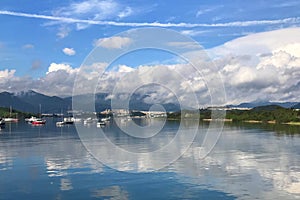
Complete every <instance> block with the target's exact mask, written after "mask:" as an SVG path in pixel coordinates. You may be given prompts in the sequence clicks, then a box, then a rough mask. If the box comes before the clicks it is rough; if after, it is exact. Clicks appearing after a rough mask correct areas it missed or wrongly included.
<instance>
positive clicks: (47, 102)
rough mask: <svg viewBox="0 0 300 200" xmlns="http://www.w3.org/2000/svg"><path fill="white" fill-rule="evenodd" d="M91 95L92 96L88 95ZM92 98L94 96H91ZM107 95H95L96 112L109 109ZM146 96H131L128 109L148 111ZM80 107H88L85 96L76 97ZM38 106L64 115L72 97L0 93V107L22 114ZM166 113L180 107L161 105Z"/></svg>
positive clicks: (31, 91) (70, 107)
mask: <svg viewBox="0 0 300 200" xmlns="http://www.w3.org/2000/svg"><path fill="white" fill-rule="evenodd" d="M90 95H93V94H90ZM93 96H94V95H93ZM107 97H108V94H106V93H98V94H96V95H95V108H96V111H97V112H99V111H103V110H105V109H110V108H111V100H110V99H108V98H107ZM146 97H147V96H140V95H136V94H134V95H132V97H131V100H130V102H129V108H130V109H133V110H149V108H150V107H151V106H152V104H147V103H145V102H144V99H145V98H146ZM77 98H79V99H80V103H81V104H82V105H88V104H90V102H87V98H86V95H78V96H77ZM40 105H41V111H42V113H61V112H63V113H65V112H66V111H67V110H71V109H72V97H66V98H61V97H57V96H47V95H44V94H41V93H38V92H35V91H33V90H29V91H26V92H18V93H9V92H2V93H0V107H10V106H12V108H13V109H16V110H20V111H23V112H31V113H39V112H40ZM163 106H164V108H165V109H166V110H167V111H178V110H180V107H179V106H178V105H177V104H172V103H168V104H163Z"/></svg>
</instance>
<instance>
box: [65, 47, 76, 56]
mask: <svg viewBox="0 0 300 200" xmlns="http://www.w3.org/2000/svg"><path fill="white" fill-rule="evenodd" d="M62 51H63V52H64V54H66V55H68V56H74V55H75V54H76V51H75V50H74V49H73V48H67V47H66V48H64V49H63V50H62Z"/></svg>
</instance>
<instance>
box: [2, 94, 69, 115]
mask: <svg viewBox="0 0 300 200" xmlns="http://www.w3.org/2000/svg"><path fill="white" fill-rule="evenodd" d="M40 105H41V106H40ZM10 106H12V108H13V109H16V110H20V111H23V112H31V113H39V112H40V107H41V111H42V112H43V113H60V112H61V111H66V110H68V109H71V101H68V100H65V99H63V98H60V97H56V96H47V95H44V94H40V93H37V92H35V91H32V90H29V91H26V92H18V93H9V92H1V93H0V107H10Z"/></svg>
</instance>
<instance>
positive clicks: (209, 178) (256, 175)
mask: <svg viewBox="0 0 300 200" xmlns="http://www.w3.org/2000/svg"><path fill="white" fill-rule="evenodd" d="M48 122H49V123H48ZM142 123H143V124H144V125H145V124H146V122H142ZM147 123H149V122H147ZM146 125H147V124H146ZM182 125H183V126H184V127H185V130H186V135H187V134H188V133H189V130H192V129H193V128H194V127H197V124H194V123H193V121H185V122H184V123H183V124H182ZM90 127H91V129H92V128H94V126H93V125H90ZM95 127H96V125H95ZM207 128H208V125H207V124H201V125H200V130H199V132H198V134H197V136H196V138H195V141H194V143H193V144H192V146H191V148H189V149H188V151H186V152H185V153H184V154H183V156H181V157H180V159H178V160H177V161H176V162H173V163H172V164H171V165H169V166H168V167H165V168H163V169H161V170H160V171H157V172H148V169H147V167H145V166H148V163H152V164H153V163H159V162H164V160H157V159H164V157H161V156H160V157H143V159H141V160H137V162H136V163H132V162H130V160H128V161H127V162H122V163H120V162H116V163H115V166H116V168H118V169H120V170H128V171H132V170H136V173H126V172H119V171H116V170H113V169H110V168H108V167H106V166H104V165H102V164H100V163H99V162H98V161H97V160H96V159H94V158H93V157H92V156H91V155H90V154H89V153H88V152H87V151H86V149H85V147H84V146H83V145H82V143H81V141H80V140H79V137H78V135H77V133H76V130H75V127H74V126H65V127H59V128H58V127H56V126H55V121H53V122H51V120H48V121H47V124H46V125H45V126H42V127H32V126H30V125H28V124H23V123H19V124H18V125H13V124H12V125H11V126H10V128H5V129H3V130H1V132H0V177H1V179H0V199H20V198H23V199H24V198H25V199H41V198H43V199H45V197H46V199H89V198H90V199H97V198H98V199H199V198H200V199H235V198H238V199H255V198H257V199H296V198H300V135H299V133H300V131H299V128H300V127H296V126H294V127H292V126H273V125H269V126H267V125H259V124H228V125H226V126H225V127H224V132H223V134H222V136H221V138H220V140H219V142H218V144H217V146H216V147H215V149H214V151H213V152H212V153H211V154H209V156H208V157H207V158H205V159H199V152H200V151H201V144H202V141H203V135H204V133H205V131H206V129H207ZM103 130H104V132H105V133H106V134H107V137H108V138H110V140H111V141H112V142H114V143H115V144H117V145H119V146H120V147H123V148H128V149H131V150H134V149H135V150H136V149H141V150H142V151H149V150H153V149H154V150H155V149H158V148H161V147H162V146H164V145H165V144H166V143H168V142H169V141H170V140H171V139H172V138H173V137H174V135H175V133H176V131H177V130H178V122H176V121H171V122H167V123H166V125H165V127H164V129H163V131H162V132H160V133H159V134H158V135H156V136H155V138H153V139H151V138H146V139H133V138H132V137H129V136H128V135H124V134H122V133H121V132H120V130H118V129H117V128H116V127H114V124H111V125H110V126H107V127H104V129H103ZM285 130H286V132H284V131H285ZM184 137H185V135H182V136H181V137H180V138H179V139H180V140H178V141H185V138H184ZM186 137H188V136H186ZM179 144H181V145H182V144H184V142H183V143H179ZM180 148H181V147H180V146H178V149H180ZM98 153H99V155H103V156H107V155H108V154H107V149H105V148H101V147H98ZM172 153H178V152H177V151H176V150H173V149H172V150H171V151H170V152H169V154H166V155H165V156H172ZM114 156H115V157H118V156H120V155H113V154H112V155H111V156H110V157H111V158H112V159H111V161H113V158H114ZM133 165H134V167H133Z"/></svg>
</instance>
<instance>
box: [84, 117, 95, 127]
mask: <svg viewBox="0 0 300 200" xmlns="http://www.w3.org/2000/svg"><path fill="white" fill-rule="evenodd" d="M94 122H97V119H93V118H91V117H89V118H87V119H85V120H83V124H85V125H86V124H91V123H94Z"/></svg>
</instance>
